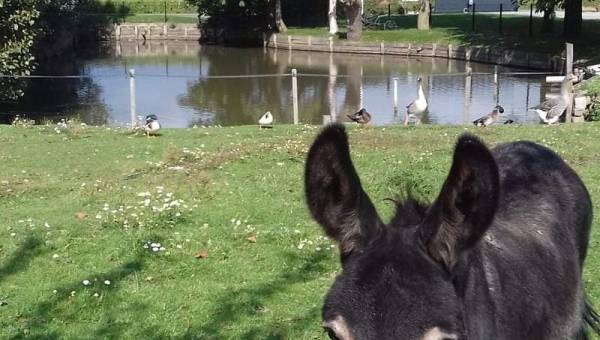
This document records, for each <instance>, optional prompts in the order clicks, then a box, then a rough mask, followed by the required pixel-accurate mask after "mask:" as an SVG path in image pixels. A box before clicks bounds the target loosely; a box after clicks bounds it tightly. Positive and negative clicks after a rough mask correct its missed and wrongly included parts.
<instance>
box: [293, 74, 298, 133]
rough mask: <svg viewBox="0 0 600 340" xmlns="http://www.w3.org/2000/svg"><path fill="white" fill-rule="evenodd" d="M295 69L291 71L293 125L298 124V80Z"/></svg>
mask: <svg viewBox="0 0 600 340" xmlns="http://www.w3.org/2000/svg"><path fill="white" fill-rule="evenodd" d="M297 74H298V73H297V72H296V69H295V68H293V69H292V105H293V110H294V124H295V125H297V124H298V78H297Z"/></svg>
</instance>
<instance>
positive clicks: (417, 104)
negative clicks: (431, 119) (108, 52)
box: [404, 77, 427, 125]
mask: <svg viewBox="0 0 600 340" xmlns="http://www.w3.org/2000/svg"><path fill="white" fill-rule="evenodd" d="M426 110H427V99H426V98H425V92H423V84H422V79H421V77H419V78H418V79H417V99H415V100H414V101H413V102H412V103H410V104H408V105H407V106H406V116H405V117H404V125H408V124H420V123H421V118H419V115H420V114H422V113H423V112H425V111H426Z"/></svg>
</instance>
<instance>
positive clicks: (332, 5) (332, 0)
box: [327, 0, 338, 34]
mask: <svg viewBox="0 0 600 340" xmlns="http://www.w3.org/2000/svg"><path fill="white" fill-rule="evenodd" d="M336 5H337V0H329V11H328V12H327V17H328V18H329V34H336V33H337V32H338V25H337V10H336Z"/></svg>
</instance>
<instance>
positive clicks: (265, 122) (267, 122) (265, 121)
mask: <svg viewBox="0 0 600 340" xmlns="http://www.w3.org/2000/svg"><path fill="white" fill-rule="evenodd" d="M258 127H259V128H261V129H262V128H272V127H273V115H272V114H271V111H267V112H265V113H264V114H263V115H262V116H260V118H259V119H258Z"/></svg>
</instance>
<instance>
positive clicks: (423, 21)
mask: <svg viewBox="0 0 600 340" xmlns="http://www.w3.org/2000/svg"><path fill="white" fill-rule="evenodd" d="M430 23H431V3H430V2H429V0H421V4H420V9H419V16H418V17H417V29H418V30H430V29H431V25H430Z"/></svg>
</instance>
